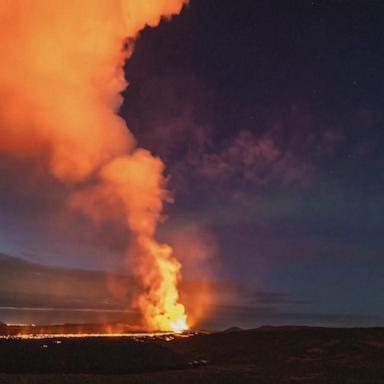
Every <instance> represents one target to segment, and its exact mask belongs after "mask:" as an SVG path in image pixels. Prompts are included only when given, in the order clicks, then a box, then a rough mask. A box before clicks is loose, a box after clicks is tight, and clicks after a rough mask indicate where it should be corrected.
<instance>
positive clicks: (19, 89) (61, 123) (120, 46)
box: [0, 0, 187, 330]
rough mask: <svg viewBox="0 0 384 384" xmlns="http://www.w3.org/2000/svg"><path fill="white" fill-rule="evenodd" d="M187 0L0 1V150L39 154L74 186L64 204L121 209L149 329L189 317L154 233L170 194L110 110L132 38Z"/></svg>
mask: <svg viewBox="0 0 384 384" xmlns="http://www.w3.org/2000/svg"><path fill="white" fill-rule="evenodd" d="M184 3H186V0H146V1H141V0H114V1H112V0H88V1H86V0H82V1H78V0H68V1H65V2H63V1H58V0H54V1H49V0H23V1H21V0H1V1H0V25H1V27H0V28H1V42H2V49H3V54H2V58H1V60H0V84H1V88H0V96H1V98H2V100H3V102H2V105H1V107H0V127H1V128H0V129H1V135H0V153H3V154H6V155H9V156H13V157H22V158H25V157H27V158H28V157H29V156H33V157H34V158H36V157H38V158H40V159H41V161H42V162H43V163H44V164H45V165H46V169H47V172H49V173H50V174H52V175H53V176H54V177H55V178H57V179H58V180H60V181H61V182H63V183H66V184H70V185H72V187H73V189H75V193H74V194H73V196H72V197H71V199H70V203H71V205H72V206H75V207H77V208H80V209H81V210H82V211H84V212H86V213H87V214H90V215H91V217H92V218H96V216H97V217H98V219H99V220H103V219H104V217H105V216H108V210H105V209H100V208H99V207H100V206H104V207H106V206H108V208H110V207H111V206H112V207H113V209H123V210H124V212H125V215H126V222H127V226H128V228H129V229H130V231H131V232H132V233H133V235H134V241H133V245H132V247H131V248H132V249H130V250H129V253H130V254H131V257H132V258H134V260H135V264H136V266H135V272H136V276H137V278H138V279H139V280H140V282H141V288H142V289H141V292H140V294H139V295H138V296H137V297H136V299H135V301H136V305H137V306H138V307H139V308H140V309H141V311H142V313H143V317H144V319H145V321H146V325H147V326H148V327H149V328H152V329H154V328H157V329H164V330H165V329H166V330H169V329H182V328H185V327H186V321H187V319H186V315H185V311H184V307H183V306H182V305H181V304H180V302H179V296H178V290H177V284H178V281H179V279H180V264H179V262H178V261H177V260H176V259H175V258H174V257H173V256H172V249H171V248H170V247H169V246H167V245H163V244H159V243H158V242H157V241H156V239H155V232H156V227H157V223H158V221H159V219H160V216H161V211H162V206H163V201H164V199H166V198H167V195H168V193H167V192H166V189H165V181H164V177H163V164H162V163H161V161H160V160H159V159H157V158H155V157H153V156H152V155H151V154H150V153H149V152H148V151H145V150H143V149H137V148H136V143H135V139H134V138H133V136H132V134H131V133H130V131H129V130H128V128H127V126H126V124H125V122H124V120H123V119H121V118H120V117H119V116H118V115H117V113H116V112H117V111H118V109H119V107H120V104H121V102H122V98H121V95H120V93H121V92H122V91H123V90H124V89H125V87H126V86H127V82H126V80H125V78H124V72H123V64H124V61H125V60H126V59H127V58H128V57H129V56H130V54H131V52H132V48H133V43H132V41H133V40H134V38H135V37H136V36H137V34H138V33H139V31H140V30H141V29H143V28H144V27H145V26H147V25H148V26H151V27H154V26H156V25H157V24H158V23H159V22H160V20H161V18H162V17H166V18H168V17H170V16H172V15H174V14H177V13H179V12H180V11H181V9H182V7H183V5H184ZM90 182H92V183H93V186H92V187H89V184H90ZM85 185H86V186H85ZM100 199H101V202H100Z"/></svg>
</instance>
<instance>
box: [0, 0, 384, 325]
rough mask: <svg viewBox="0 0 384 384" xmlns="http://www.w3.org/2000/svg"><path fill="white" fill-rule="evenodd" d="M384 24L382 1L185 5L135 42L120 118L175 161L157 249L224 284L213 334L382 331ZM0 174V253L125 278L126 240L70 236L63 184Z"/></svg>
mask: <svg viewBox="0 0 384 384" xmlns="http://www.w3.org/2000/svg"><path fill="white" fill-rule="evenodd" d="M383 25H384V4H382V3H381V2H379V1H353V0H350V1H343V0H334V1H325V0H324V1H321V0H317V1H316V0H313V1H309V0H299V1H286V0H274V1H270V0H268V1H267V0H258V1H254V0H241V1H233V0H231V1H229V0H191V2H190V4H189V6H187V7H186V8H185V9H184V11H183V12H182V14H181V15H179V16H178V17H177V18H174V19H172V21H170V22H163V23H162V24H161V25H160V27H158V28H156V29H146V30H145V31H144V32H143V33H142V34H141V36H140V38H139V39H138V41H137V42H136V44H135V51H134V54H133V56H132V58H131V59H130V60H129V61H128V62H127V64H126V68H125V72H126V77H127V79H128V81H129V87H128V88H127V90H126V91H125V93H124V95H123V96H124V104H123V106H122V108H121V111H120V115H121V116H122V117H123V118H124V119H125V120H126V121H127V123H128V126H129V127H130V129H131V130H132V131H133V133H134V135H135V137H136V138H137V141H138V145H140V146H143V147H144V148H148V149H150V150H151V152H152V153H154V154H156V155H157V156H159V157H160V158H161V159H162V160H163V161H164V162H165V164H166V173H167V176H168V187H169V189H170V190H171V191H172V193H173V196H174V200H175V201H174V202H173V203H172V204H169V205H167V207H166V210H165V211H166V212H165V213H166V215H167V219H166V220H165V222H164V223H163V224H162V225H161V227H160V228H159V237H160V238H161V239H162V240H164V241H168V242H170V243H171V244H172V245H173V246H174V248H175V251H176V253H178V254H182V255H183V256H182V257H181V258H182V260H183V265H184V269H183V273H184V275H185V280H186V281H187V282H188V281H197V280H199V279H205V280H209V281H210V282H211V284H212V286H214V287H216V288H215V289H216V291H217V292H216V294H215V295H216V300H217V306H216V309H215V311H213V313H212V315H211V318H210V319H209V320H207V324H210V325H212V326H218V327H221V326H227V325H228V326H229V325H240V326H244V327H251V326H255V325H260V324H265V323H272V324H287V323H296V324H310V325H312V324H320V325H338V326H339V325H340V326H345V325H347V326H349V325H383V324H384V307H383V305H382V298H381V292H382V291H383V289H384V272H383V270H384V269H383V267H384V259H383V254H384V215H383V212H384V193H383V192H384V173H383V168H384V154H383V150H382V149H383V144H384V135H383V124H384V120H383V118H384V116H383V101H384V71H383V68H384V27H383ZM1 164H2V165H1V167H0V175H1V179H2V180H4V182H2V183H1V188H0V198H1V200H0V202H1V205H0V212H1V218H0V229H1V232H0V252H2V253H4V254H7V255H11V256H16V257H18V258H21V259H24V260H28V261H29V262H31V261H32V262H34V263H40V264H43V265H50V266H60V267H65V268H71V269H76V268H78V269H91V270H106V269H112V270H113V269H118V268H119V265H120V263H121V253H122V250H123V249H124V247H125V245H126V242H127V239H126V234H125V233H124V231H123V230H122V229H121V228H118V227H116V226H105V227H103V228H98V229H94V228H89V227H88V226H87V223H86V222H84V220H82V219H79V218H76V219H71V220H73V222H72V224H71V225H67V224H66V225H64V224H62V223H63V222H65V223H68V221H67V220H57V217H58V215H59V216H60V217H62V216H61V215H66V213H63V212H62V211H61V209H60V208H59V207H60V204H59V201H60V198H61V197H60V196H62V195H63V194H65V188H63V186H59V185H58V184H57V182H55V181H54V180H51V179H48V180H47V179H46V178H40V179H39V177H37V178H38V179H39V180H40V181H39V183H38V184H36V174H37V176H39V174H40V173H42V172H43V171H42V170H41V169H39V167H34V168H33V169H34V170H33V175H31V170H30V168H29V167H28V166H26V165H25V163H20V162H19V161H18V162H16V161H14V160H10V159H6V158H4V159H2V160H1ZM10 169H12V170H13V172H10V171H9V170H10ZM29 182H30V183H33V188H31V189H28V185H29V184H28V183H29ZM31 191H33V192H31ZM48 191H49V193H48ZM52 191H56V192H57V193H54V194H52ZM48 239H49V240H48ZM106 253H108V257H106ZM196 260H197V261H196ZM0 304H1V303H0ZM0 320H1V319H0Z"/></svg>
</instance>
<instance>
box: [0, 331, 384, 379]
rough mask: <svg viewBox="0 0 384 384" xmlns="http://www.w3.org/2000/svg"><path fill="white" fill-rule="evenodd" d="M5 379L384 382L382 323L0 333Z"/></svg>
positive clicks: (0, 362) (1, 367)
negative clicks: (154, 332)
mask: <svg viewBox="0 0 384 384" xmlns="http://www.w3.org/2000/svg"><path fill="white" fill-rule="evenodd" d="M0 372H2V373H0V384H1V383H23V384H25V383H36V384H37V383H43V384H44V383H47V384H48V383H55V384H60V383H84V384H86V383H137V384H139V383H140V384H141V383H148V384H151V383H168V384H173V383H177V384H184V383H208V384H210V383H218V384H219V383H220V384H221V383H223V384H225V383H260V384H267V383H268V384H275V383H315V384H316V383H324V384H325V383H326V384H333V383H362V384H368V383H369V384H376V383H384V329H383V328H371V329H329V328H305V327H280V328H270V327H264V328H259V329H256V330H249V331H238V332H227V333H215V334H209V335H208V334H198V335H193V336H190V337H185V338H179V337H177V338H173V339H172V340H166V338H164V337H156V338H144V339H140V338H136V339H132V338H122V337H120V338H87V339H42V340H13V339H7V340H4V339H3V340H0Z"/></svg>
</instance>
